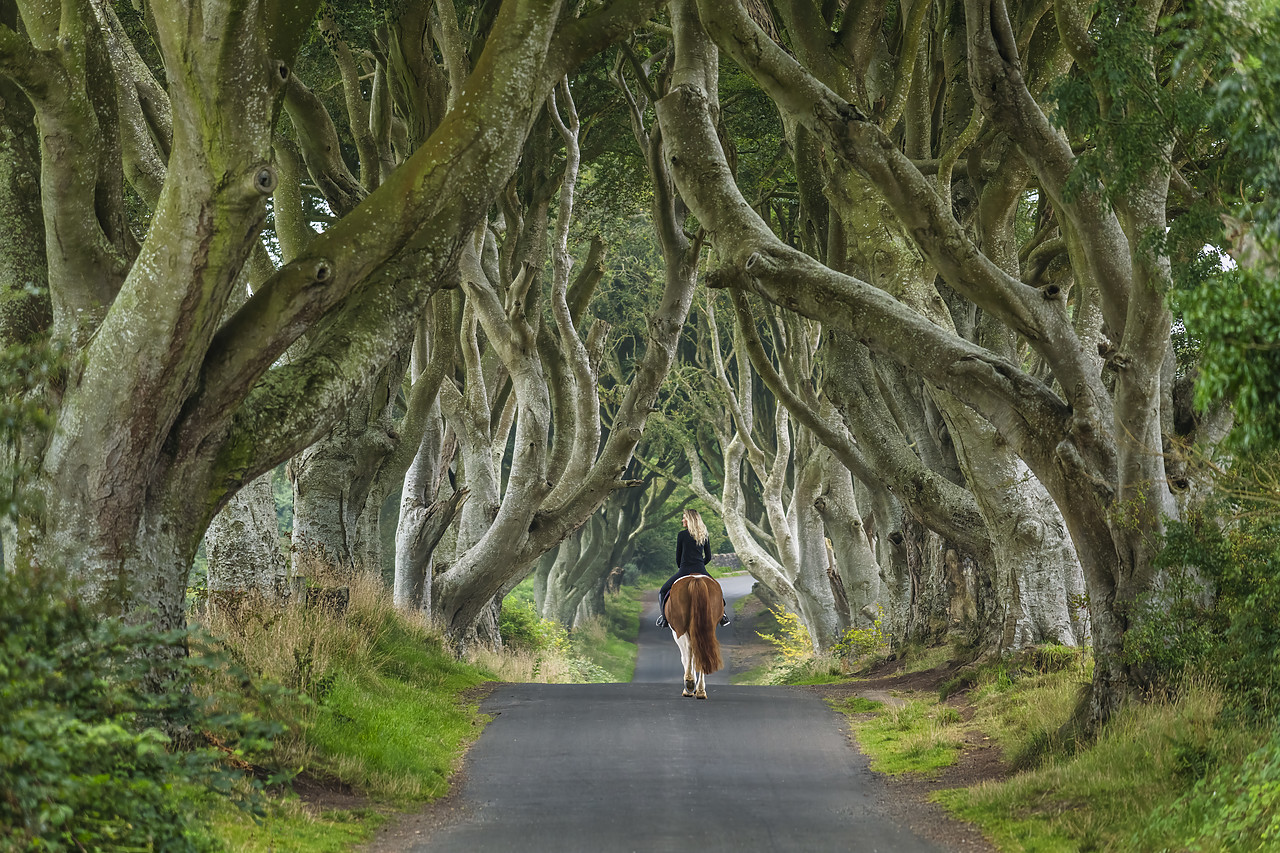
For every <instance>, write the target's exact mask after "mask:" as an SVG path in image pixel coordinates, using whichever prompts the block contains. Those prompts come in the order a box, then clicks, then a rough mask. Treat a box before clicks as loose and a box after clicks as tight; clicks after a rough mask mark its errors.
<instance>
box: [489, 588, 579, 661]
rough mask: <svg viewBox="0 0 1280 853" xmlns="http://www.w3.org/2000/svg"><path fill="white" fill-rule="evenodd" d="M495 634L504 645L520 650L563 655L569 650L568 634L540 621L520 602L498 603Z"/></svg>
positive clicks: (547, 621) (528, 606)
mask: <svg viewBox="0 0 1280 853" xmlns="http://www.w3.org/2000/svg"><path fill="white" fill-rule="evenodd" d="M498 633H499V634H500V635H501V637H502V642H503V643H504V644H505V645H508V646H510V647H511V648H513V649H517V650H520V651H531V652H554V653H564V652H568V650H569V632H568V631H566V630H565V629H564V627H563V626H561V625H560V624H559V623H558V622H555V621H554V620H552V619H542V618H540V617H539V616H538V613H537V611H535V610H534V609H533V606H532V605H531V604H527V603H524V602H520V601H513V600H510V599H507V600H504V601H503V602H502V612H501V614H500V615H499V616H498Z"/></svg>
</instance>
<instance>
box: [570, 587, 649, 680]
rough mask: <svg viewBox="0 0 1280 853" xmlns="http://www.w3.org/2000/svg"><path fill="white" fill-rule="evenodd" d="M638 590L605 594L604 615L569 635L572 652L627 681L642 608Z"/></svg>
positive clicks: (633, 667)
mask: <svg viewBox="0 0 1280 853" xmlns="http://www.w3.org/2000/svg"><path fill="white" fill-rule="evenodd" d="M641 593H642V591H641V590H638V589H634V588H624V589H623V590H622V591H621V592H619V593H618V594H617V595H606V596H605V599H604V611H605V615H604V617H603V618H601V619H597V620H595V621H594V622H591V623H589V624H587V625H583V626H580V627H579V628H576V629H575V630H574V631H573V633H572V634H570V637H569V642H570V644H571V645H572V647H573V653H574V654H575V655H577V656H578V657H581V658H585V659H586V660H588V661H590V662H591V663H592V664H594V665H595V666H597V667H599V668H600V669H602V670H604V672H606V673H608V675H609V678H610V680H612V681H617V682H623V683H626V682H629V681H631V677H632V676H633V675H634V674H635V671H636V654H637V651H638V647H637V646H636V638H637V637H638V636H639V634H640V612H641V611H642V610H643V609H644V605H643V604H641V602H640V595H641Z"/></svg>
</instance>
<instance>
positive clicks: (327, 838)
mask: <svg viewBox="0 0 1280 853" xmlns="http://www.w3.org/2000/svg"><path fill="white" fill-rule="evenodd" d="M386 821H387V817H386V815H384V814H382V813H380V812H378V811H375V810H373V809H354V810H351V811H325V812H321V813H320V814H319V815H317V816H312V815H310V814H308V813H307V812H306V811H304V810H303V809H302V808H301V806H300V804H299V803H298V802H297V801H296V800H292V801H287V802H284V803H281V804H278V805H276V806H275V807H273V808H272V809H271V811H270V813H269V814H268V815H267V816H266V817H264V818H261V819H260V820H257V821H255V820H253V819H252V818H251V817H249V815H246V814H244V813H242V812H235V811H229V812H228V813H226V814H223V815H219V817H218V820H217V824H216V825H217V827H218V835H219V839H220V840H221V841H222V843H223V844H224V845H226V847H227V849H228V850H231V851H235V853H259V851H261V853H269V852H270V851H282V850H305V851H308V853H346V851H349V850H351V848H352V847H353V846H354V845H356V844H360V843H362V842H365V841H368V840H369V839H370V838H372V837H373V834H374V832H376V831H377V829H378V827H379V826H381V825H382V824H384V823H385V822H386Z"/></svg>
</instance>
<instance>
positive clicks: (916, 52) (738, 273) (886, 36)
mask: <svg viewBox="0 0 1280 853" xmlns="http://www.w3.org/2000/svg"><path fill="white" fill-rule="evenodd" d="M672 8H673V24H674V26H675V27H676V35H677V67H676V71H675V72H674V78H673V84H672V93H671V94H670V95H669V96H668V97H666V98H664V99H663V100H662V101H661V102H659V104H658V114H659V118H660V120H661V123H662V127H663V131H664V135H665V138H666V139H667V142H668V145H669V146H670V150H671V156H672V162H673V169H674V172H675V175H676V180H677V183H678V185H679V186H680V188H681V191H682V193H683V194H684V196H685V197H686V198H687V199H689V202H690V206H691V207H692V208H693V210H694V212H695V214H696V215H697V216H698V218H699V221H700V222H701V223H702V224H703V225H704V227H706V228H707V229H708V230H709V231H710V232H711V234H712V243H713V245H714V247H715V249H716V251H717V254H718V256H719V259H720V264H719V268H718V269H717V270H716V273H715V276H714V284H716V285H719V286H727V287H733V288H740V289H746V290H750V291H753V292H755V293H758V294H760V295H761V296H763V297H764V298H766V299H770V300H772V301H774V302H776V303H778V304H779V305H782V306H784V307H787V308H789V309H792V310H795V311H798V312H800V313H802V314H805V315H807V316H811V317H814V318H818V319H821V320H822V321H823V322H824V323H825V324H827V326H828V327H829V328H831V329H833V330H834V331H836V332H837V333H844V334H848V335H852V336H853V337H854V338H855V339H857V340H859V341H861V342H862V343H864V344H865V345H866V346H867V347H868V348H869V349H870V350H871V351H873V352H875V353H878V354H881V355H883V356H885V357H887V358H890V359H893V360H895V361H897V362H898V363H901V364H903V365H904V366H905V367H907V368H909V369H911V370H912V371H913V372H915V373H917V374H918V375H920V376H921V377H923V378H924V380H925V381H926V382H927V383H929V384H930V385H932V386H934V387H935V388H937V389H940V390H941V391H942V392H945V393H946V394H948V395H951V396H953V397H954V398H955V399H956V400H957V401H958V402H959V403H963V404H965V405H966V406H968V407H971V408H972V409H973V410H974V411H975V412H977V413H979V414H980V415H981V416H982V419H983V420H984V421H985V422H987V423H989V424H990V425H991V426H992V427H994V430H995V433H994V434H995V435H996V436H998V438H999V441H1000V442H1003V443H1007V446H1008V447H1009V448H1010V449H1011V451H1012V452H1013V453H1015V454H1016V455H1017V457H1018V458H1020V459H1021V460H1023V461H1024V462H1025V463H1026V465H1027V466H1028V467H1029V469H1030V471H1031V472H1032V473H1034V475H1035V477H1036V479H1038V480H1039V482H1040V483H1042V484H1043V486H1044V487H1045V488H1046V489H1047V490H1048V494H1049V495H1051V496H1052V498H1053V500H1054V502H1055V503H1056V504H1057V507H1058V509H1059V510H1060V512H1061V514H1062V517H1063V519H1064V520H1065V523H1066V528H1067V531H1068V532H1069V533H1070V537H1071V542H1072V544H1073V546H1074V550H1075V552H1076V554H1077V555H1078V556H1079V559H1080V563H1081V565H1082V567H1083V569H1084V575H1085V580H1086V588H1087V592H1088V600H1089V606H1090V619H1091V627H1092V637H1093V644H1094V650H1095V660H1096V664H1095V670H1094V678H1093V683H1092V687H1091V690H1090V693H1089V696H1088V700H1087V702H1085V703H1084V704H1083V705H1082V716H1081V720H1082V721H1083V722H1085V723H1086V724H1089V725H1096V724H1098V723H1100V722H1102V721H1103V720H1105V719H1106V718H1108V717H1109V716H1110V714H1111V713H1113V712H1114V710H1115V708H1116V707H1117V706H1118V705H1119V704H1120V703H1121V702H1122V701H1124V699H1125V698H1126V697H1128V696H1130V695H1133V694H1134V693H1136V692H1137V691H1139V690H1141V688H1142V685H1143V680H1142V675H1141V672H1140V671H1139V670H1137V669H1136V668H1135V667H1134V666H1133V665H1132V664H1131V663H1130V662H1128V661H1127V659H1126V657H1125V655H1124V652H1123V646H1124V636H1125V633H1126V631H1127V630H1128V628H1129V624H1130V623H1129V620H1130V619H1131V618H1132V604H1133V602H1134V600H1135V599H1136V598H1137V597H1138V596H1140V595H1142V594H1144V593H1145V592H1147V591H1148V590H1150V589H1152V585H1153V584H1154V583H1155V582H1156V578H1157V574H1158V573H1157V570H1156V568H1155V566H1154V564H1153V557H1154V555H1155V552H1156V550H1157V549H1158V543H1159V534H1160V531H1161V529H1162V525H1163V519H1164V518H1166V517H1170V516H1176V515H1177V513H1178V511H1179V506H1178V502H1179V501H1178V496H1179V495H1180V494H1182V493H1184V492H1185V491H1186V490H1187V488H1188V485H1189V483H1188V480H1187V474H1186V473H1185V466H1184V463H1183V459H1182V457H1181V456H1180V454H1179V453H1178V448H1179V446H1180V445H1182V444H1183V443H1184V442H1186V441H1189V440H1191V439H1192V438H1194V435H1191V434H1187V433H1185V432H1182V431H1181V430H1180V429H1179V426H1181V427H1182V428H1183V429H1189V430H1191V431H1192V432H1194V430H1195V429H1196V428H1197V427H1199V426H1202V425H1204V424H1202V423H1201V422H1199V421H1193V422H1191V423H1184V424H1181V425H1179V424H1174V423H1173V422H1172V418H1171V413H1172V411H1173V405H1172V399H1173V395H1174V393H1175V391H1176V390H1177V387H1176V383H1175V378H1176V371H1175V367H1176V359H1175V353H1174V350H1173V346H1172V342H1171V331H1172V328H1173V324H1172V317H1171V314H1170V311H1169V308H1168V307H1167V305H1166V303H1165V295H1166V293H1167V291H1168V288H1169V286H1170V283H1171V257H1170V251H1171V250H1170V246H1169V244H1168V243H1165V242H1163V241H1162V240H1161V239H1160V238H1161V237H1162V235H1164V233H1165V229H1166V226H1167V225H1168V224H1169V222H1170V221H1171V220H1172V218H1173V216H1174V214H1175V211H1174V210H1172V209H1171V207H1170V204H1169V199H1170V187H1171V186H1173V187H1174V191H1175V192H1176V191H1177V187H1178V186H1181V185H1182V184H1183V183H1185V181H1184V180H1183V179H1184V178H1185V176H1183V175H1182V174H1181V172H1180V168H1181V166H1182V165H1183V163H1184V162H1185V160H1184V156H1185V155H1184V152H1185V151H1191V150H1196V149H1195V146H1196V144H1197V140H1196V139H1195V138H1194V134H1191V135H1190V136H1188V135H1186V133H1185V132H1184V130H1183V128H1181V127H1179V126H1177V125H1175V124H1174V123H1173V121H1172V117H1171V116H1170V115H1169V114H1167V113H1166V114H1162V113H1160V111H1159V109H1158V108H1156V107H1155V106H1154V105H1155V104H1161V103H1169V102H1171V99H1174V98H1176V97H1177V96H1179V95H1180V94H1183V93H1184V92H1191V93H1195V92H1198V91H1199V88H1200V86H1201V85H1202V84H1203V82H1204V74H1203V73H1202V67H1201V66H1199V65H1197V64H1196V63H1186V64H1181V65H1179V66H1171V65H1170V58H1169V56H1168V55H1167V54H1166V53H1162V52H1161V50H1160V49H1159V44H1158V41H1157V38H1156V36H1157V34H1158V32H1159V27H1160V22H1159V12H1160V8H1159V4H1156V5H1154V6H1153V5H1151V4H1147V5H1143V4H1136V5H1123V6H1107V7H1106V14H1107V16H1108V18H1107V21H1106V23H1105V25H1103V24H1099V25H1098V26H1096V27H1094V26H1091V20H1092V15H1093V14H1094V13H1093V12H1091V11H1090V10H1089V9H1088V8H1086V7H1084V6H1080V5H1073V4H1070V3H1059V4H1057V5H1056V6H1052V7H1050V6H1047V5H1045V4H1039V5H1033V6H1026V7H1025V8H1024V7H1015V8H1013V9H1012V10H1011V9H1010V8H1009V7H1007V6H1006V4H1005V3H1004V2H1002V0H996V2H993V3H983V2H978V0H971V1H970V2H966V3H964V4H963V5H960V4H953V5H951V6H947V7H945V8H944V9H941V10H938V11H937V12H936V13H935V12H932V11H930V10H931V9H932V7H928V8H923V7H902V8H901V9H900V15H899V17H898V19H897V23H896V24H895V26H894V27H892V28H880V27H877V26H874V25H873V24H874V22H876V21H879V20H880V11H881V10H880V8H879V7H873V6H872V5H871V4H850V5H849V6H848V7H846V8H845V9H844V10H843V11H841V10H840V9H839V6H838V4H828V5H827V6H826V7H824V9H823V10H819V9H818V8H817V7H816V6H813V5H810V4H803V3H797V4H778V9H779V12H780V17H782V18H783V20H784V22H785V24H784V29H785V30H786V32H787V33H788V34H789V37H790V39H792V40H793V41H792V42H791V45H792V48H793V50H794V55H793V54H790V53H787V52H785V51H783V50H782V49H781V47H779V45H778V44H776V43H775V42H774V40H773V39H771V38H770V37H769V36H768V35H767V34H766V33H765V32H764V31H763V30H761V28H760V27H759V26H758V25H757V24H756V23H755V22H754V21H753V20H752V19H751V17H750V16H749V15H748V14H747V13H746V11H745V10H744V8H743V7H742V5H741V4H739V3H712V2H706V3H702V2H699V3H697V4H696V6H695V4H694V3H692V2H683V0H681V1H680V2H676V3H674V4H673V6H672ZM913 9H914V11H913ZM932 14H936V15H937V17H936V18H934V19H933V20H934V21H935V22H936V26H934V27H924V28H920V27H919V24H920V23H921V22H922V21H924V20H925V18H926V16H928V15H932ZM961 21H963V23H964V26H963V29H962V28H961V27H960V22H961ZM912 22H914V23H912ZM704 26H705V30H704V29H703V27H704ZM913 27H914V28H915V29H913ZM1114 33H1119V34H1121V35H1122V36H1123V38H1116V37H1113V34H1114ZM713 39H714V44H716V45H718V46H719V47H720V48H722V49H723V50H725V51H726V53H727V54H728V55H729V56H730V57H732V59H733V60H734V61H735V62H736V63H738V64H739V65H740V66H741V67H742V68H743V69H745V70H746V71H748V72H749V73H750V74H752V75H753V77H754V78H755V79H756V80H757V81H758V82H759V84H760V85H761V86H762V87H763V88H764V89H765V90H766V91H767V92H768V93H769V94H770V96H771V97H772V98H773V99H774V101H775V103H776V104H777V105H778V108H779V110H780V112H781V113H782V115H783V116H784V119H785V120H787V121H789V122H791V123H793V124H794V125H796V126H797V127H803V128H804V129H805V131H806V132H807V133H809V134H811V135H812V138H813V144H814V146H815V150H816V152H818V153H819V154H820V158H821V162H822V163H823V164H824V166H825V167H826V168H828V169H829V170H830V172H829V174H828V175H824V180H825V187H826V192H828V194H829V195H830V196H832V197H837V198H838V196H837V193H840V194H854V197H855V198H856V197H857V194H862V195H863V196H864V197H865V198H866V199H867V200H868V202H870V207H867V208H864V209H863V210H862V211H861V213H860V214H859V216H858V217H852V216H842V217H841V221H842V223H843V224H845V225H846V226H847V225H848V224H849V221H852V222H853V224H857V222H858V221H859V220H861V221H863V222H866V221H868V217H869V215H870V214H872V213H873V212H875V211H883V212H884V216H883V218H882V219H876V220H870V221H873V222H875V223H877V224H883V227H884V228H885V230H886V231H887V234H886V236H885V238H884V239H882V240H881V241H879V246H880V248H881V249H883V250H884V253H885V254H884V255H882V256H881V257H882V258H883V260H884V262H885V263H884V264H883V265H882V266H870V265H866V264H858V265H846V263H845V260H844V258H845V257H847V255H845V253H844V252H841V254H840V255H838V256H836V257H835V258H834V259H833V257H832V255H831V253H830V252H829V253H828V254H827V259H828V261H830V262H831V263H826V264H824V263H822V262H821V261H820V260H818V259H817V258H815V257H813V256H812V255H810V254H806V253H805V252H802V251H799V250H797V249H796V248H794V247H792V246H788V245H786V244H784V243H782V242H781V241H779V240H778V239H777V237H776V236H775V235H774V234H773V232H772V231H771V230H770V229H769V228H768V227H767V225H766V224H765V223H764V222H762V221H761V220H760V218H759V217H758V216H757V215H756V213H755V212H754V211H753V210H752V209H751V208H750V206H749V205H747V204H746V203H745V202H744V200H743V199H742V197H741V195H740V194H739V192H738V190H737V188H736V187H735V185H734V182H733V179H732V174H731V171H730V169H729V168H728V166H727V164H726V162H725V160H724V156H723V154H722V153H721V148H720V145H719V142H718V140H717V138H716V134H715V131H714V123H713V120H712V118H711V115H712V113H713V111H714V104H715V91H716V88H715V72H716V69H715V63H714V57H715V55H716V54H715V50H714V48H713V47H712V44H713V42H712V40H713ZM802 41H803V42H805V43H804V44H800V42H802ZM895 46H896V47H897V48H898V50H897V51H896V55H897V60H898V61H897V62H896V64H895V63H893V62H889V63H887V64H886V63H885V62H884V61H883V60H876V57H883V56H884V53H883V52H882V51H884V50H889V51H891V52H890V53H889V55H890V56H893V55H895V52H893V51H892V48H894V47H895ZM873 60H876V61H873ZM1117 64H1123V73H1124V75H1126V76H1125V78H1124V80H1123V82H1122V83H1120V84H1117V83H1116V81H1117V79H1119V78H1120V76H1121V75H1119V74H1118V73H1116V72H1117ZM1073 66H1074V68H1075V69H1076V70H1075V72H1074V73H1076V74H1077V75H1078V79H1080V80H1081V81H1083V83H1084V85H1085V86H1086V88H1087V89H1088V91H1090V92H1092V97H1091V99H1089V100H1088V103H1089V104H1092V109H1093V110H1094V115H1098V113H1099V111H1101V114H1102V115H1103V116H1104V118H1103V119H1102V120H1099V121H1094V122H1093V123H1091V124H1088V125H1087V127H1088V129H1089V130H1088V136H1087V140H1088V146H1087V147H1088V151H1089V158H1090V159H1089V162H1087V163H1083V164H1082V162H1081V161H1082V159H1084V157H1085V155H1084V154H1078V153H1077V150H1076V148H1075V147H1073V142H1075V143H1076V145H1079V144H1080V143H1079V141H1077V140H1073V139H1071V138H1069V136H1068V135H1067V134H1066V133H1064V132H1063V131H1062V130H1061V129H1059V128H1058V127H1056V126H1055V125H1054V124H1053V122H1052V121H1051V119H1050V117H1049V113H1048V111H1047V108H1046V106H1045V102H1046V101H1047V100H1048V98H1049V95H1048V94H1046V92H1047V89H1048V87H1049V84H1050V83H1051V82H1053V81H1056V80H1058V79H1060V78H1061V76H1062V75H1063V74H1065V73H1067V72H1068V71H1070V70H1071V69H1072V68H1073ZM886 68H887V69H888V71H889V73H887V74H884V73H881V72H882V71H883V70H885V69H886ZM1163 99H1169V100H1163ZM935 117H938V118H935ZM1125 122H1128V123H1129V124H1128V125H1127V127H1128V129H1129V130H1132V129H1133V128H1134V127H1135V126H1140V127H1141V131H1142V133H1143V137H1142V142H1141V145H1139V146H1136V148H1135V147H1134V145H1133V142H1134V137H1133V135H1132V133H1130V134H1127V135H1126V134H1124V133H1122V132H1121V131H1120V130H1119V128H1120V127H1121V126H1122V125H1124V124H1125ZM1126 146H1129V147H1126ZM962 155H967V163H966V165H967V169H966V173H967V177H968V178H970V179H972V180H976V181H977V183H976V185H975V186H976V188H975V190H974V192H975V196H976V202H977V205H978V210H977V214H976V217H975V222H974V227H973V228H972V229H970V228H966V227H965V225H964V224H962V223H961V222H960V221H959V220H958V219H957V216H956V210H957V208H956V202H957V198H956V195H955V193H954V192H953V183H954V179H955V177H956V175H957V170H956V164H957V163H958V161H959V159H960V157H961V156H962ZM1139 155H1140V156H1139ZM988 163H991V165H990V166H988V165H987V164H988ZM1086 166H1087V167H1090V168H1085V167H1086ZM1175 176H1178V179H1177V181H1175ZM1030 187H1034V188H1035V190H1036V192H1037V198H1038V204H1039V211H1038V213H1039V216H1038V220H1037V226H1038V228H1037V232H1036V234H1034V235H1032V239H1031V243H1030V244H1029V245H1023V246H1022V247H1019V245H1018V243H1017V241H1016V240H1014V239H1012V238H1013V237H1014V236H1015V235H1014V234H1013V233H1012V230H1011V224H1012V216H1011V214H1012V211H1013V208H1014V205H1015V203H1016V201H1017V200H1018V199H1019V198H1021V197H1022V195H1023V191H1024V190H1025V189H1027V188H1030ZM836 207H837V205H836V204H834V203H833V205H832V208H831V209H833V210H834V209H835V208H836ZM832 218H833V220H834V218H835V217H834V216H833V217H832ZM1019 248H1021V249H1023V250H1025V251H1024V252H1022V253H1020V251H1019ZM1038 249H1039V250H1040V252H1039V254H1037V250H1038ZM1051 259H1059V260H1060V262H1062V263H1065V264H1066V265H1067V266H1066V268H1067V269H1069V272H1070V275H1069V277H1052V276H1051V277H1045V276H1044V273H1045V272H1047V271H1048V270H1049V268H1050V266H1051V264H1050V263H1048V261H1049V260H1051ZM832 263H834V266H833V265H832ZM877 274H879V277H877ZM935 275H936V276H937V278H938V279H940V280H941V282H943V283H945V286H946V288H948V289H949V290H950V291H952V292H954V293H955V294H957V295H958V296H960V297H963V298H964V299H965V300H967V301H968V302H970V303H972V304H973V305H974V306H976V308H977V310H978V312H979V316H980V318H981V319H982V320H984V321H985V322H986V323H987V324H989V325H986V326H984V325H983V324H979V326H977V327H974V329H973V332H972V334H973V339H971V338H969V337H966V336H965V335H963V334H960V333H958V330H959V331H963V330H964V327H963V325H962V324H958V323H956V322H955V319H954V316H953V312H952V311H951V310H950V309H949V307H948V304H947V302H946V301H945V300H943V299H941V298H939V297H940V293H939V292H938V291H937V290H936V289H935ZM1100 353H1101V354H1100ZM951 425H952V426H953V427H955V426H957V425H958V421H957V419H956V418H952V420H951ZM979 426H980V425H979ZM956 432H957V430H956V429H954V428H953V429H952V434H953V435H955V434H956ZM969 458H970V460H971V461H972V459H973V458H974V456H973V455H972V451H971V454H970V456H969ZM988 520H990V519H988Z"/></svg>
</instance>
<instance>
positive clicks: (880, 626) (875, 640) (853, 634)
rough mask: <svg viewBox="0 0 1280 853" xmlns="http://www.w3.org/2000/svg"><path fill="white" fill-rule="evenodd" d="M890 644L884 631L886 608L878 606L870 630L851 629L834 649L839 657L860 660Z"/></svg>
mask: <svg viewBox="0 0 1280 853" xmlns="http://www.w3.org/2000/svg"><path fill="white" fill-rule="evenodd" d="M888 644H889V635H888V633H886V632H885V630H884V608H882V607H880V606H879V605H876V618H875V621H874V622H873V623H872V624H871V627H869V628H850V629H849V630H848V631H845V632H844V636H843V637H841V638H840V642H838V643H836V644H835V647H834V648H833V649H832V651H833V652H835V654H836V656H837V657H841V658H855V659H856V658H860V657H865V656H866V655H870V654H875V653H876V652H879V651H880V650H881V649H883V648H885V647H886V646H888Z"/></svg>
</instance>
